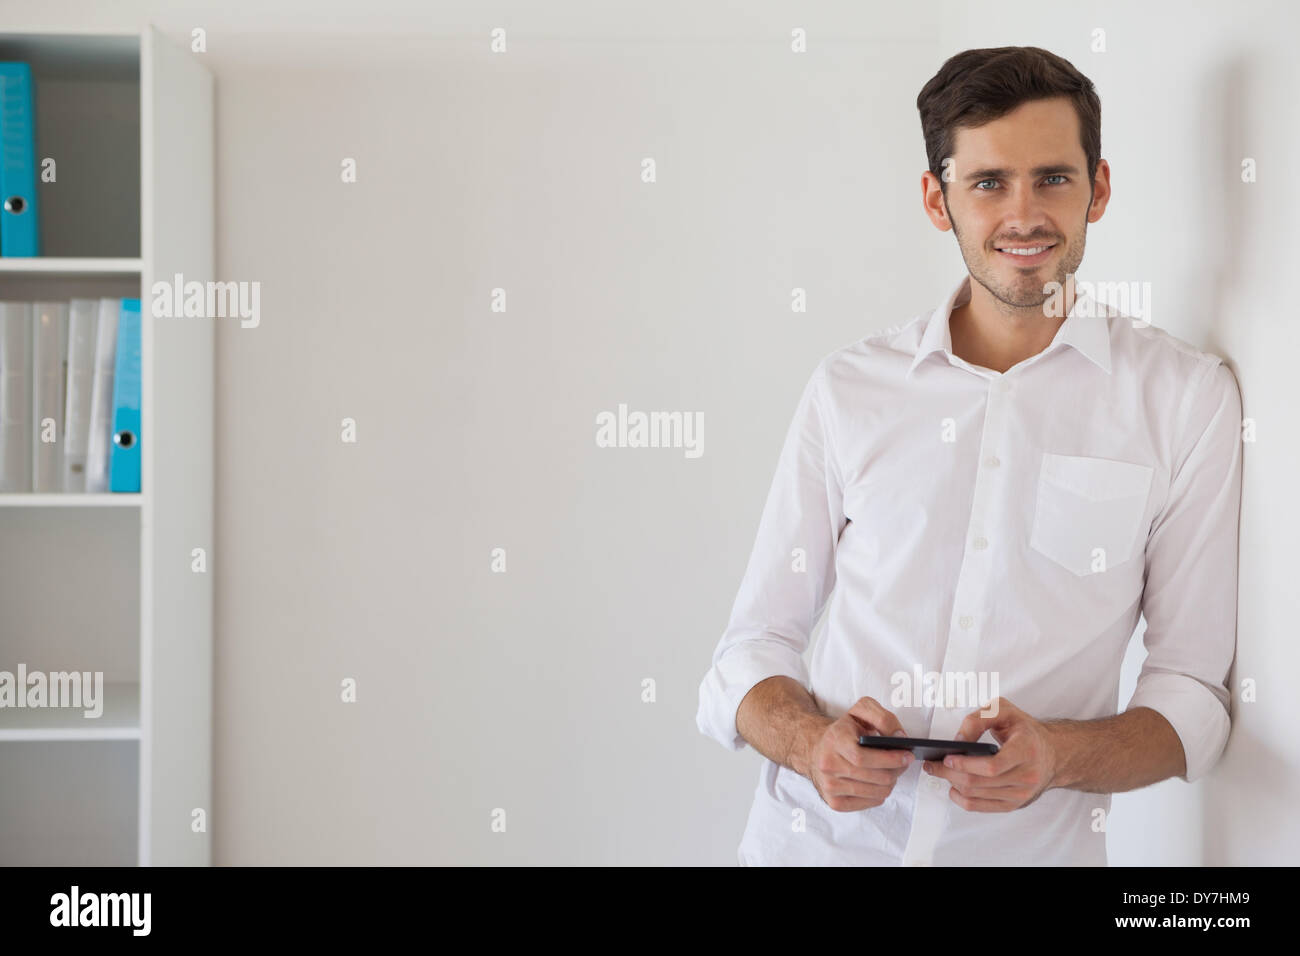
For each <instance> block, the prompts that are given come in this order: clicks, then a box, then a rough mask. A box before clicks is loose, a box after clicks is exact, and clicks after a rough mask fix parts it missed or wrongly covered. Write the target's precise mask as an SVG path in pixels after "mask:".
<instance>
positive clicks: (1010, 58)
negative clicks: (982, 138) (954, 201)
mask: <svg viewBox="0 0 1300 956" xmlns="http://www.w3.org/2000/svg"><path fill="white" fill-rule="evenodd" d="M1055 96H1068V97H1070V99H1071V100H1072V101H1073V102H1074V111H1075V112H1076V113H1077V114H1078V116H1079V142H1080V143H1082V144H1083V153H1084V155H1085V156H1086V157H1087V159H1088V182H1089V183H1095V182H1096V177H1097V161H1098V160H1099V159H1100V158H1101V100H1100V98H1098V96H1097V91H1096V90H1095V89H1094V88H1093V85H1092V80H1090V79H1088V78H1087V77H1086V76H1084V75H1083V74H1082V73H1080V72H1079V71H1078V70H1076V69H1075V68H1074V66H1073V65H1072V64H1071V63H1070V62H1069V61H1068V60H1065V59H1062V58H1061V57H1059V56H1057V55H1056V54H1055V53H1049V52H1048V51H1047V50H1043V49H1040V48H1039V47H1036V46H1003V47H996V48H992V49H983V50H965V51H963V52H961V53H958V54H957V55H956V56H952V57H949V58H948V59H947V61H945V63H944V64H943V66H941V67H940V68H939V72H938V73H936V74H935V75H934V76H933V77H932V78H931V79H930V81H929V82H928V83H926V84H925V86H924V87H922V88H921V92H920V95H918V96H917V98H916V108H917V110H919V111H920V113H921V131H922V133H924V134H925V154H926V159H927V161H928V162H929V164H930V172H932V173H934V175H935V176H937V177H938V178H939V183H940V185H941V188H942V189H943V191H944V193H945V195H946V194H947V191H948V184H947V183H946V182H944V178H943V161H944V159H946V158H947V157H949V156H951V155H952V151H953V140H954V139H955V138H956V135H957V130H958V129H959V128H961V127H974V126H983V125H984V124H985V123H988V122H991V121H992V120H995V119H997V118H998V117H1000V116H1005V115H1006V114H1007V113H1010V112H1011V111H1012V110H1014V109H1015V108H1016V107H1018V106H1019V105H1020V104H1021V103H1025V102H1027V101H1029V100H1042V99H1048V98H1051V97H1055Z"/></svg>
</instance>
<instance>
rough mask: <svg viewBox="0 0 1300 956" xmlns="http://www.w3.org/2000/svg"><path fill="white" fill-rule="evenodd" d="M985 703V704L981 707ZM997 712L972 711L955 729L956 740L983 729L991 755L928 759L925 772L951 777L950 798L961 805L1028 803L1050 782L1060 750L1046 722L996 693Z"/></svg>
mask: <svg viewBox="0 0 1300 956" xmlns="http://www.w3.org/2000/svg"><path fill="white" fill-rule="evenodd" d="M982 709H985V708H982ZM988 709H994V712H995V714H996V716H994V717H982V716H980V711H979V710H976V711H972V712H971V713H970V714H968V715H967V716H966V719H965V720H963V721H962V724H961V727H959V728H958V729H957V736H956V738H955V739H957V740H972V741H973V740H979V738H980V736H981V735H982V734H983V733H984V731H986V730H991V731H992V732H993V738H994V739H995V740H996V741H997V742H998V744H999V746H1000V749H999V750H998V752H997V753H996V754H994V755H993V756H992V757H970V756H964V755H961V754H951V755H949V756H947V757H945V758H944V759H943V762H942V763H940V762H939V761H937V760H926V761H924V763H923V764H922V766H923V768H924V770H925V772H926V773H930V774H934V775H935V776H936V777H942V778H944V779H945V780H948V781H950V782H951V783H952V788H951V789H950V790H949V791H948V798H949V799H950V800H952V802H953V803H955V804H957V806H959V807H961V808H962V809H963V810H971V811H976V812H980V813H1005V812H1007V811H1008V810H1019V809H1020V808H1021V807H1027V806H1029V805H1030V804H1031V803H1033V802H1034V801H1035V800H1037V799H1038V797H1039V795H1041V794H1042V793H1043V791H1045V790H1048V789H1050V788H1051V786H1052V781H1053V779H1054V778H1055V776H1056V768H1057V765H1058V762H1059V756H1060V755H1059V754H1058V753H1057V748H1056V738H1055V737H1054V736H1053V735H1052V733H1051V731H1050V730H1048V728H1047V726H1046V725H1045V724H1043V723H1041V722H1040V721H1037V720H1035V719H1034V718H1033V717H1030V716H1029V715H1028V714H1026V713H1025V712H1024V711H1023V710H1021V709H1020V708H1019V707H1017V706H1016V705H1015V704H1013V703H1011V701H1009V700H1007V699H1006V698H1005V697H999V698H998V699H997V705H996V708H988Z"/></svg>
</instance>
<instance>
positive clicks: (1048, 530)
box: [1029, 452, 1154, 577]
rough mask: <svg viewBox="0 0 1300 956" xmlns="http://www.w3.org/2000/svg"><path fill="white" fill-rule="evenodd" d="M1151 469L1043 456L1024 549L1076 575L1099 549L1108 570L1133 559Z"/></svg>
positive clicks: (1088, 568) (1088, 566) (1088, 569)
mask: <svg viewBox="0 0 1300 956" xmlns="http://www.w3.org/2000/svg"><path fill="white" fill-rule="evenodd" d="M1153 473H1154V469H1152V468H1150V467H1149V466H1147V465H1139V464H1135V463H1133V462H1128V461H1115V460H1113V459H1110V458H1083V457H1079V456H1075V455H1053V454H1051V453H1047V452H1045V453H1044V454H1043V465H1042V469H1041V470H1040V471H1039V473H1038V499H1037V502H1036V503H1035V506H1034V524H1033V528H1032V530H1031V531H1030V534H1029V546H1030V547H1031V548H1033V549H1034V550H1035V551H1037V552H1038V553H1039V554H1042V555H1044V556H1045V557H1048V558H1051V559H1052V560H1053V561H1055V562H1056V563H1057V564H1059V565H1060V566H1061V567H1063V568H1065V569H1066V570H1067V571H1072V572H1073V573H1074V574H1076V575H1078V576H1079V577H1083V576H1085V575H1089V574H1093V573H1094V568H1093V562H1094V557H1100V556H1094V553H1093V552H1094V551H1095V549H1097V548H1101V549H1102V551H1103V553H1104V558H1105V563H1104V565H1102V566H1101V567H1099V568H1097V570H1103V569H1108V568H1113V567H1115V566H1116V565H1118V564H1123V563H1124V562H1125V561H1127V560H1128V559H1129V558H1131V557H1132V556H1133V551H1134V548H1135V546H1136V545H1137V536H1138V531H1139V529H1140V525H1141V522H1142V515H1143V514H1144V513H1145V512H1146V504H1147V493H1148V492H1149V491H1150V488H1151V476H1152V474H1153Z"/></svg>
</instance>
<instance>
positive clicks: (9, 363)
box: [0, 302, 32, 492]
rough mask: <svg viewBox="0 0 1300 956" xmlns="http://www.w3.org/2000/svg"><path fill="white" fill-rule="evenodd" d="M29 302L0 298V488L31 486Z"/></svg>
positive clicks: (14, 488) (13, 489)
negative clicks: (5, 300)
mask: <svg viewBox="0 0 1300 956" xmlns="http://www.w3.org/2000/svg"><path fill="white" fill-rule="evenodd" d="M31 427H32V304H31V303H30V302H0V492H20V491H31V490H32V439H31V433H30V429H31Z"/></svg>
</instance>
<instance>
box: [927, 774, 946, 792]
mask: <svg viewBox="0 0 1300 956" xmlns="http://www.w3.org/2000/svg"><path fill="white" fill-rule="evenodd" d="M928 782H929V784H930V789H931V790H942V789H943V779H942V778H940V777H931V778H930V780H929V781H928Z"/></svg>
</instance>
